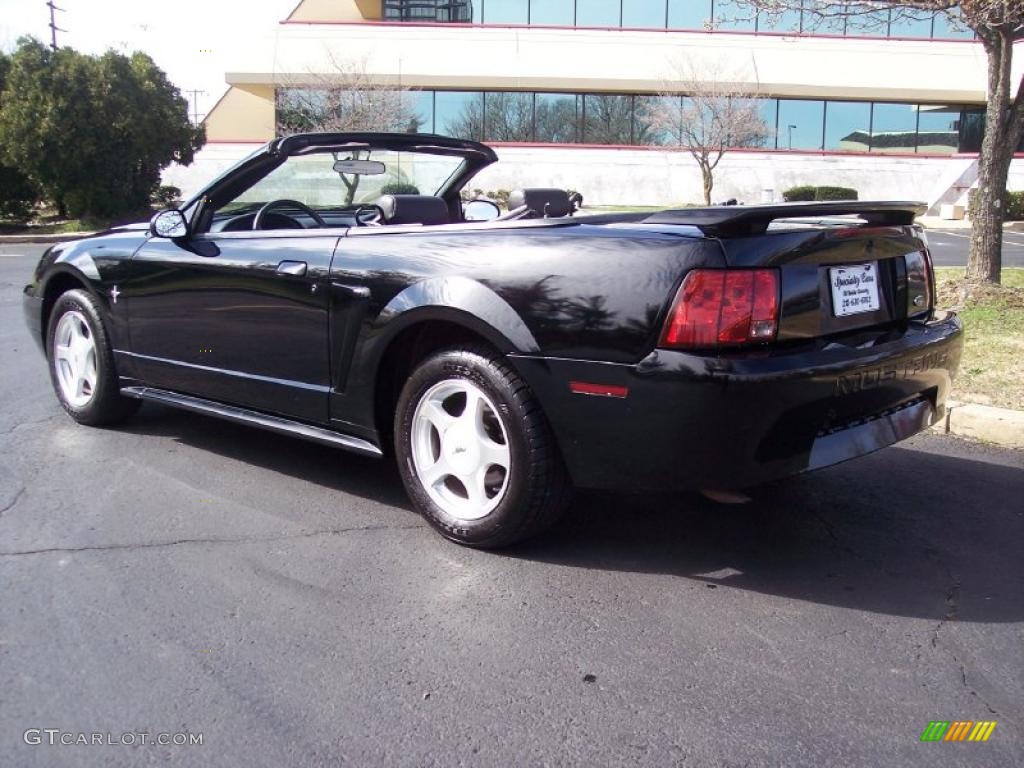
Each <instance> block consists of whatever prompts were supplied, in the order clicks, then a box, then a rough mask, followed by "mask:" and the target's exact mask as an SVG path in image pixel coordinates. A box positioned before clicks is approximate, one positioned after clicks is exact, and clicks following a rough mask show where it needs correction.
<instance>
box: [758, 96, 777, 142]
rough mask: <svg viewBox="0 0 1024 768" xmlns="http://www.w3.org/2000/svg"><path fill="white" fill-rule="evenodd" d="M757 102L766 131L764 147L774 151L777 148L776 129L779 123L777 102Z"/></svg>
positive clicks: (766, 100)
mask: <svg viewBox="0 0 1024 768" xmlns="http://www.w3.org/2000/svg"><path fill="white" fill-rule="evenodd" d="M759 101H760V102H761V119H762V120H764V124H765V126H766V127H767V129H768V132H767V135H766V136H765V142H764V146H765V148H767V149H775V148H776V147H777V146H778V144H777V142H776V128H777V126H778V123H779V100H778V99H759Z"/></svg>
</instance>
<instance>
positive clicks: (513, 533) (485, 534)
mask: <svg viewBox="0 0 1024 768" xmlns="http://www.w3.org/2000/svg"><path fill="white" fill-rule="evenodd" d="M395 452H396V455H397V457H398V464H399V470H400V472H401V475H402V480H403V482H404V483H405V487H406V490H407V491H408V493H409V496H410V498H411V499H412V501H413V503H414V504H415V506H416V508H417V509H418V510H419V511H420V512H421V513H422V514H423V516H424V517H426V519H427V520H428V521H429V522H430V523H431V525H433V526H434V527H435V528H436V529H437V530H438V531H440V532H441V533H442V534H443V535H444V536H446V537H447V538H449V539H451V540H453V541H456V542H458V543H460V544H467V545H470V546H474V547H486V548H491V547H500V546H506V545H509V544H513V543H515V542H517V541H522V540H523V539H526V538H529V537H530V536H534V535H536V534H537V533H539V532H541V531H542V530H544V529H545V528H547V527H548V526H549V525H551V523H553V522H554V521H555V520H556V519H557V517H558V516H559V514H560V513H561V512H562V511H563V509H564V508H565V506H566V504H567V501H568V497H569V483H568V479H567V477H566V473H565V470H564V468H563V466H562V462H561V456H560V454H559V453H558V449H557V446H556V445H555V442H554V438H553V436H552V434H551V429H550V427H549V426H548V424H547V421H546V420H545V418H544V414H543V413H542V412H541V409H540V405H539V404H538V403H537V401H536V399H535V398H534V396H533V394H532V393H531V392H530V390H529V388H528V387H527V386H526V384H525V383H524V382H523V381H522V379H520V378H519V377H518V376H517V375H516V373H515V371H513V370H512V368H510V367H509V365H508V363H507V362H505V361H504V360H503V359H502V357H501V356H500V355H498V354H496V353H494V352H492V351H490V350H488V349H486V348H467V349H449V350H443V351H441V352H438V353H436V354H434V355H432V356H431V357H429V358H427V359H426V360H425V361H423V362H422V363H421V364H420V365H419V367H417V368H416V370H415V371H414V372H413V374H412V375H411V376H410V377H409V379H408V381H407V382H406V384H405V386H404V388H403V390H402V393H401V396H400V397H399V401H398V408H397V412H396V414H395Z"/></svg>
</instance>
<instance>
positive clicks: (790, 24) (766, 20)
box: [757, 11, 800, 33]
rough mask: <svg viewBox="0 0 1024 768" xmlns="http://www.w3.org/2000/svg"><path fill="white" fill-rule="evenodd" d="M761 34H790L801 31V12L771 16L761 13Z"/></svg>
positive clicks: (788, 12) (758, 26) (758, 24)
mask: <svg viewBox="0 0 1024 768" xmlns="http://www.w3.org/2000/svg"><path fill="white" fill-rule="evenodd" d="M757 29H758V31H759V32H790V33H796V32H799V31H800V11H783V12H782V13H776V14H769V13H765V12H764V11H761V12H760V13H759V14H758V17H757Z"/></svg>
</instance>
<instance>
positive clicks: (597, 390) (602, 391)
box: [569, 381, 629, 399]
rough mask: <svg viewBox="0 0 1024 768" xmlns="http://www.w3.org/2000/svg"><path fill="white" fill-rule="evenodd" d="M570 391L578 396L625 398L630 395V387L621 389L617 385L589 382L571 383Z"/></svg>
mask: <svg viewBox="0 0 1024 768" xmlns="http://www.w3.org/2000/svg"><path fill="white" fill-rule="evenodd" d="M569 389H570V390H572V392H573V394H577V395H595V396H597V397H617V398H620V399H621V398H624V397H626V396H627V395H629V387H619V386H616V385H615V384H591V383H590V382H587V381H570V382H569Z"/></svg>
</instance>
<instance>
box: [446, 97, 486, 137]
mask: <svg viewBox="0 0 1024 768" xmlns="http://www.w3.org/2000/svg"><path fill="white" fill-rule="evenodd" d="M434 126H435V130H436V131H437V133H440V134H442V135H444V136H455V137H456V138H459V139H474V140H476V141H480V140H481V139H483V137H484V95H483V94H482V93H480V92H478V91H437V92H436V94H435V96H434Z"/></svg>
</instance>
